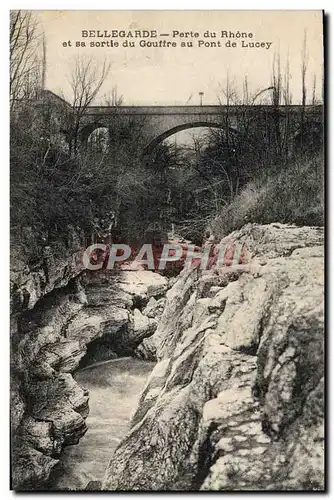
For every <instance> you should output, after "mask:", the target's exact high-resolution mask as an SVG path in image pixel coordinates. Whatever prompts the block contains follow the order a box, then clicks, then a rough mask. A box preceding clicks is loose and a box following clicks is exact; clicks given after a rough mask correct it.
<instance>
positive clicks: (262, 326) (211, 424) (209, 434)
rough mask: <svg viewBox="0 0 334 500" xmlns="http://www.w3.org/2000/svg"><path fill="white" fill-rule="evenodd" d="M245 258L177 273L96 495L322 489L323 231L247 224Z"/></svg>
mask: <svg viewBox="0 0 334 500" xmlns="http://www.w3.org/2000/svg"><path fill="white" fill-rule="evenodd" d="M231 237H232V238H233V239H234V240H237V241H245V242H246V244H247V248H248V251H249V252H250V255H251V259H250V262H249V264H248V265H244V266H234V267H233V268H221V269H211V270H210V271H203V272H200V271H199V270H198V269H193V270H184V271H182V273H181V274H180V276H179V278H178V279H177V281H176V283H175V284H174V286H173V287H172V288H171V289H170V290H169V291H168V293H167V304H166V307H165V309H164V312H163V315H162V317H161V320H160V322H159V325H158V328H157V330H156V332H155V333H154V335H153V336H152V337H150V338H149V339H146V340H144V344H145V345H146V348H147V349H150V352H154V353H155V355H156V357H157V359H158V363H157V364H156V366H155V368H154V370H153V372H152V374H151V376H150V378H149V381H148V383H147V386H146V388H145V389H144V391H143V394H142V396H141V400H140V403H139V406H138V409H137V412H136V414H135V416H134V418H133V421H132V428H131V431H130V432H129V434H128V435H127V436H126V438H125V439H124V440H123V442H122V443H121V444H120V446H119V447H118V448H117V450H116V452H115V454H114V455H113V457H112V458H111V462H110V464H109V467H108V469H107V471H106V474H105V479H104V482H103V485H102V489H103V490H146V491H147V490H148V491H150V490H198V489H200V490H295V489H296V490H322V489H323V488H324V449H323V446H324V421H323V418H324V405H323V397H324V391H323V376H324V365H323V363H324V353H323V342H324V315H323V307H324V288H323V287H324V272H323V264H324V261H323V229H322V228H309V227H303V228H297V227H294V226H284V225H280V224H271V225H269V226H258V225H247V226H245V227H244V228H243V229H241V230H240V231H237V232H235V233H233V234H232V235H231V236H230V238H231Z"/></svg>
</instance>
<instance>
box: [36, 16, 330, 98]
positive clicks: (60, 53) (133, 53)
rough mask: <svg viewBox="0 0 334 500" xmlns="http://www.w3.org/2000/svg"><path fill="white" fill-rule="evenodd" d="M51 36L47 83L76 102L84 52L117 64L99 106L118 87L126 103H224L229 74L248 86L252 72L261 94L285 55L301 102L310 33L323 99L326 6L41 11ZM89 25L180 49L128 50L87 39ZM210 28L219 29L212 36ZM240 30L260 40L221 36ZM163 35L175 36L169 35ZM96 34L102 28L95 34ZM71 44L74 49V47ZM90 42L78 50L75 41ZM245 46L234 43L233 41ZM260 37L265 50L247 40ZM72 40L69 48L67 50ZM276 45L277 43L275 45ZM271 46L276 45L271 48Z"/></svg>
mask: <svg viewBox="0 0 334 500" xmlns="http://www.w3.org/2000/svg"><path fill="white" fill-rule="evenodd" d="M36 15H37V17H38V19H39V21H40V23H41V27H42V29H43V30H44V33H45V39H46V46H47V52H46V54H47V73H46V87H47V88H49V89H50V90H53V91H54V92H60V91H61V92H62V93H63V94H64V95H65V97H67V98H68V99H71V91H70V86H69V83H68V76H69V74H70V72H71V67H72V68H73V62H74V59H75V57H76V56H80V55H81V56H83V57H91V56H92V57H93V58H94V61H95V62H96V64H97V65H99V64H101V65H102V64H103V61H104V60H106V61H107V62H108V63H109V62H110V64H111V70H110V73H109V76H108V78H107V79H106V81H105V82H104V84H103V86H102V88H101V91H100V94H99V96H98V98H97V100H96V103H103V102H104V96H105V95H110V94H111V91H112V87H113V86H117V91H118V95H122V96H123V99H124V101H123V104H125V105H176V104H178V105H184V104H194V105H197V104H199V102H200V97H199V92H203V93H204V95H203V97H202V99H203V104H217V103H218V98H219V96H221V93H222V90H221V89H222V87H224V85H225V82H226V78H227V75H229V79H230V81H233V82H234V86H235V87H236V88H237V89H239V90H240V89H241V88H242V82H243V80H244V77H245V75H247V80H248V84H249V89H250V91H252V92H256V91H258V90H261V89H263V88H266V87H268V86H269V85H270V83H271V73H272V65H273V58H274V56H275V54H280V58H281V65H282V68H283V69H284V66H285V63H286V60H287V58H289V61H290V77H291V78H290V88H291V91H292V96H293V102H294V103H296V104H298V103H299V102H300V99H301V76H300V75H301V59H302V57H301V54H302V47H303V39H304V33H306V39H307V88H308V89H309V96H311V93H312V90H311V89H312V85H313V79H314V75H315V77H316V82H317V86H316V94H317V96H319V97H320V96H321V85H322V71H323V40H322V12H321V11H55V10H53V11H51V10H50V11H36ZM83 30H86V31H88V30H91V31H95V32H96V31H97V30H100V31H104V30H107V32H108V33H110V32H111V31H112V30H118V31H121V30H125V31H129V30H132V31H134V30H156V31H157V37H156V38H149V39H145V40H148V41H150V42H154V41H155V42H156V41H158V42H159V41H160V40H162V41H163V40H166V41H170V42H176V43H177V47H169V48H159V47H158V48H152V47H140V46H139V41H140V40H141V39H142V38H136V39H134V38H128V40H135V43H136V47H134V48H125V47H123V46H122V43H123V42H124V40H126V39H125V38H119V37H110V38H102V37H101V38H97V37H90V38H88V37H83V36H82V31H83ZM173 31H177V32H179V33H185V32H193V34H194V33H195V32H197V33H198V34H199V36H198V37H191V36H188V37H187V38H185V37H181V36H180V35H179V34H177V35H176V36H175V37H172V36H171V35H172V32H173ZM205 31H209V32H212V33H216V37H215V38H205V37H204V36H203V35H204V33H205ZM222 31H227V32H228V33H229V32H230V31H231V32H232V33H233V34H234V35H236V34H237V33H238V32H239V33H247V34H249V33H251V34H252V37H251V38H249V37H247V38H245V39H244V38H243V39H241V38H238V37H234V38H233V37H231V38H226V37H225V36H224V37H221V32H222ZM161 33H165V34H169V35H170V36H168V37H161V36H160V35H161ZM95 34H96V33H95ZM110 40H112V41H113V42H116V41H118V42H119V43H120V46H119V47H104V48H101V47H89V44H90V42H94V43H96V42H100V41H109V42H110ZM68 41H70V42H71V47H69V46H68ZM76 41H78V42H80V43H81V42H84V43H86V46H85V47H76V46H75V42H76ZM182 41H184V42H190V41H192V42H193V47H181V46H180V45H181V42H182ZM199 41H202V42H216V43H218V42H220V45H221V46H220V47H219V46H217V47H209V48H208V47H203V46H202V47H198V42H199ZM228 41H229V42H231V43H232V42H237V47H226V46H225V44H226V42H228ZM242 41H243V44H244V45H246V44H249V43H254V42H260V43H262V44H263V46H262V47H259V48H251V47H250V46H249V45H248V46H244V47H242V46H241V44H242ZM64 44H66V45H67V46H66V47H65V46H64ZM269 44H271V45H269ZM268 45H269V48H267V47H268Z"/></svg>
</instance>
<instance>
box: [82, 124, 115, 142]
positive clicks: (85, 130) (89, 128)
mask: <svg viewBox="0 0 334 500" xmlns="http://www.w3.org/2000/svg"><path fill="white" fill-rule="evenodd" d="M100 128H101V129H108V130H109V127H108V125H106V124H105V123H103V121H99V122H95V121H94V122H92V123H88V124H87V125H85V126H84V127H82V128H81V129H80V131H79V137H80V141H81V143H82V144H87V143H88V139H89V137H90V136H91V135H92V133H93V132H95V130H97V129H100Z"/></svg>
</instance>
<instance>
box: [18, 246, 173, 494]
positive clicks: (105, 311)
mask: <svg viewBox="0 0 334 500" xmlns="http://www.w3.org/2000/svg"><path fill="white" fill-rule="evenodd" d="M80 245H81V242H80V241H79V240H76V241H74V240H73V241H72V242H71V244H69V245H67V246H65V247H64V248H62V252H60V251H59V250H60V249H59V247H58V254H57V249H55V248H52V247H46V248H45V247H44V248H43V249H42V252H41V257H40V259H38V260H36V262H35V263H34V265H32V264H31V263H30V264H29V261H28V260H27V258H26V256H27V255H26V254H25V253H24V252H23V249H22V248H18V247H15V250H14V251H13V252H12V274H11V285H12V299H13V303H12V335H11V341H12V342H11V442H12V486H13V488H14V489H16V490H35V489H40V488H44V487H46V484H47V480H48V478H49V475H50V473H51V472H52V470H53V468H54V467H55V465H56V464H57V463H58V462H59V459H60V457H61V451H62V449H63V447H64V446H66V445H69V444H76V443H78V442H79V439H80V438H81V437H82V436H83V435H84V433H85V432H86V430H87V427H86V424H85V418H86V416H87V414H88V412H89V408H88V399H89V394H88V391H87V390H86V389H85V388H82V387H80V386H79V385H78V384H77V383H76V382H75V380H74V379H73V378H72V375H71V373H72V372H73V371H74V370H75V369H77V368H78V366H79V364H80V363H84V364H88V363H91V362H94V361H99V360H103V359H110V358H112V357H115V356H117V355H124V353H130V354H134V351H135V350H136V348H137V346H138V344H140V342H141V341H142V340H143V339H144V338H145V337H146V336H149V335H152V334H153V333H154V331H155V328H156V326H157V318H158V316H159V312H160V311H161V305H162V302H163V300H164V299H163V295H164V294H165V292H166V289H167V280H166V279H165V278H164V277H162V276H160V275H158V274H155V273H152V272H149V271H138V272H118V273H111V274H109V275H108V274H105V273H95V272H91V273H88V272H83V269H82V266H81V265H80V259H79V257H80V251H81V247H80ZM158 306H159V307H158ZM145 309H147V311H146V310H145ZM142 311H143V312H142ZM146 312H147V313H148V314H146Z"/></svg>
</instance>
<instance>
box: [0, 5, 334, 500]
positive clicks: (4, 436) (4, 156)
mask: <svg viewBox="0 0 334 500" xmlns="http://www.w3.org/2000/svg"><path fill="white" fill-rule="evenodd" d="M331 5H332V0H331V1H330V0H325V1H323V2H321V5H319V3H318V2H315V1H310V0H304V1H303V2H299V1H296V0H280V1H274V2H270V3H269V2H268V0H261V1H255V2H247V1H245V0H244V1H241V0H234V1H233V2H231V3H229V2H222V1H218V0H205V2H200V1H196V0H193V1H192V2H189V1H184V0H168V1H166V0H163V1H160V2H159V6H157V2H156V1H153V0H140V1H138V0H137V1H136V0H120V1H114V2H112V3H111V2H110V0H109V1H108V0H104V1H101V0H96V1H95V2H92V1H88V0H81V1H74V0H66V1H64V0H58V1H55V0H50V1H49V2H47V3H46V2H43V1H41V0H31V1H27V0H21V1H20V2H15V3H14V2H12V1H10V2H6V3H5V4H1V6H0V36H1V39H0V40H1V43H0V54H1V69H2V74H3V72H4V73H5V76H3V77H2V78H1V93H0V96H1V98H2V103H1V141H2V147H1V174H2V182H1V183H0V189H1V192H0V202H1V211H0V213H1V224H2V226H1V229H2V231H1V234H2V241H1V246H0V248H1V254H0V262H1V265H2V270H1V275H2V276H1V278H2V279H1V295H0V305H1V311H2V315H1V320H2V321H1V335H2V341H1V346H0V353H1V356H2V359H1V362H0V368H1V378H0V380H1V390H2V391H1V392H2V394H1V403H2V404H1V409H0V417H1V425H0V429H1V440H0V443H1V462H0V464H1V465H0V493H1V498H11V497H12V496H13V495H14V493H13V492H9V438H8V436H9V432H8V431H9V403H8V402H9V394H8V388H9V333H8V332H9V320H8V303H9V294H8V283H9V271H8V269H9V265H8V264H9V258H8V245H9V243H8V242H9V231H8V228H9V222H8V221H9V211H8V206H9V187H8V186H9V148H8V137H9V134H8V130H9V126H8V125H9V119H8V118H9V105H8V81H9V78H8V60H9V59H8V31H9V29H8V28H9V23H8V20H9V10H10V9H17V8H21V9H32V10H35V9H40V10H43V9H50V10H51V9H55V10H62V9H64V10H66V9H68V10H104V9H105V10H179V9H182V10H232V9H233V10H281V9H288V10H319V9H324V10H325V11H326V12H327V14H329V16H330V14H331V11H332V9H331ZM328 27H329V26H328ZM328 42H329V44H328V46H327V51H329V54H330V57H329V60H328V65H327V68H326V74H327V83H329V79H328V77H329V75H330V73H331V71H330V70H331V68H332V64H331V63H332V58H333V37H329V40H328ZM5 68H6V69H5ZM4 70H5V71H4ZM328 99H329V95H328ZM327 105H329V102H327ZM332 113H333V109H332V106H331V107H330V110H329V112H328V122H332V118H333V115H332ZM327 127H329V123H327ZM329 132H330V135H329V136H328V139H327V140H328V144H329V146H330V145H331V144H333V131H332V130H330V129H329ZM329 160H330V155H329V152H328V165H327V169H328V173H329V175H328V182H329V191H328V194H329V193H330V194H331V195H332V196H333V191H334V190H333V183H334V175H330V171H331V168H332V165H331V162H330V161H329ZM329 201H330V200H329ZM23 202H24V201H23ZM328 208H329V213H328V223H329V227H328V229H329V230H330V233H331V234H333V228H334V227H333V226H334V214H333V204H332V203H329V205H328ZM328 250H329V252H328V258H329V256H331V254H332V252H331V250H332V248H330V249H328ZM333 277H334V271H333V267H332V268H331V269H330V275H329V278H330V280H329V282H330V284H332V283H333ZM328 291H329V287H328ZM333 306H334V300H333V297H331V298H330V301H328V313H329V312H330V311H332V310H333ZM329 319H331V318H329ZM331 326H332V324H331V321H330V323H329V324H328V330H329V331H328V332H327V339H328V342H327V348H330V351H329V352H328V354H327V360H328V373H329V371H330V364H331V360H332V359H334V357H333V356H331V355H332V354H333V350H332V349H333V345H334V343H333V342H330V340H331V339H330V332H331V328H330V327H331ZM331 382H332V380H331V379H330V380H327V387H328V396H329V398H330V402H331V403H332V402H333V385H332V383H331ZM331 396H332V397H331ZM330 410H331V408H329V415H332V412H331V411H330ZM329 415H328V430H329V427H330V423H331V421H330V418H329ZM329 437H330V436H329ZM330 444H331V443H329V442H327V446H328V447H329V450H330V449H331V446H330ZM330 463H331V461H329V464H330ZM329 464H327V468H328V480H330V474H329ZM222 493H223V492H222ZM223 494H224V493H223ZM255 494H256V492H255ZM30 495H33V494H30ZM36 495H37V494H36ZM179 495H180V494H177V493H171V494H170V495H168V496H172V497H173V498H175V497H178V496H179ZM195 495H196V496H197V495H198V494H195ZM240 495H242V493H240V494H238V493H233V494H232V493H231V494H224V498H226V497H230V496H231V497H232V498H237V497H239V496H240ZM33 496H35V495H33ZM38 496H39V498H41V499H44V498H48V494H38ZM62 496H63V498H71V494H70V493H69V494H66V493H62ZM90 496H91V497H92V496H93V497H94V498H99V496H98V495H97V494H91V495H90ZM261 496H262V495H261ZM270 496H271V497H277V498H279V497H280V496H281V495H280V494H271V495H270ZM79 497H82V498H87V494H76V498H79ZM150 497H151V498H152V494H150ZM284 497H285V498H293V497H294V494H285V495H284ZM72 498H73V497H72ZM100 498H102V497H101V496H100Z"/></svg>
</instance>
